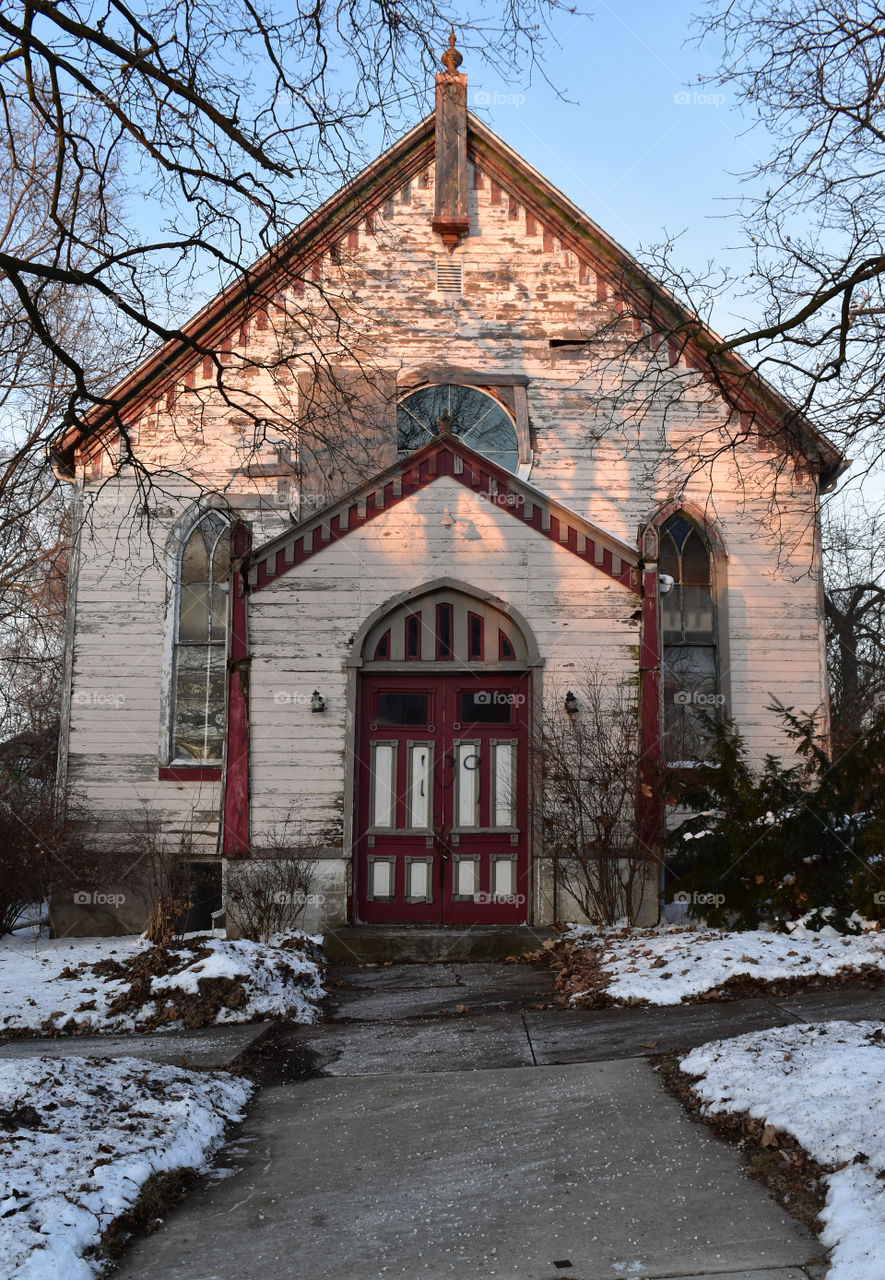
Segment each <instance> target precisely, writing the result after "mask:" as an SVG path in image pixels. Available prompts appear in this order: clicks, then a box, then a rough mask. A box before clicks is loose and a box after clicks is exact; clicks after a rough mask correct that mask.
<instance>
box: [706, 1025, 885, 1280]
mask: <svg viewBox="0 0 885 1280" xmlns="http://www.w3.org/2000/svg"><path fill="white" fill-rule="evenodd" d="M680 1067H681V1069H682V1071H684V1072H686V1073H687V1074H688V1075H692V1076H699V1077H700V1079H699V1080H698V1081H697V1082H696V1083H695V1084H693V1086H692V1087H693V1089H694V1090H695V1092H696V1093H697V1095H698V1096H699V1097H700V1098H701V1099H702V1101H703V1102H704V1104H705V1106H704V1110H705V1112H706V1113H707V1114H713V1113H716V1112H720V1113H722V1112H738V1113H744V1112H746V1113H748V1114H749V1115H750V1116H752V1117H754V1118H755V1119H757V1120H761V1121H762V1122H763V1123H764V1124H768V1125H772V1126H773V1127H774V1128H775V1129H777V1130H780V1131H782V1132H784V1133H788V1134H791V1135H792V1137H794V1138H795V1139H796V1140H797V1142H799V1143H800V1144H801V1145H802V1146H803V1147H804V1148H805V1150H806V1151H807V1152H808V1154H809V1155H810V1156H811V1157H812V1158H813V1159H815V1160H816V1161H817V1162H818V1163H819V1164H822V1165H824V1166H826V1167H828V1168H830V1169H831V1170H832V1172H830V1173H828V1174H827V1175H826V1177H825V1182H826V1187H827V1201H826V1205H825V1207H824V1209H823V1212H822V1214H821V1217H822V1219H823V1223H824V1231H823V1233H822V1236H821V1239H822V1242H823V1243H824V1244H825V1245H826V1246H827V1247H828V1248H830V1249H831V1250H832V1256H831V1261H830V1271H829V1273H828V1280H881V1277H882V1267H883V1259H885V1025H883V1024H882V1023H879V1022H827V1023H805V1024H801V1025H798V1026H790V1027H779V1028H776V1029H774V1030H771V1031H757V1032H753V1033H752V1034H751V1035H744V1036H737V1037H735V1038H734V1039H732V1040H716V1041H714V1042H713V1043H711V1044H706V1045H703V1046H702V1047H701V1048H700V1049H695V1050H693V1051H692V1052H691V1053H689V1054H688V1056H687V1057H685V1058H682V1060H681V1062H680Z"/></svg>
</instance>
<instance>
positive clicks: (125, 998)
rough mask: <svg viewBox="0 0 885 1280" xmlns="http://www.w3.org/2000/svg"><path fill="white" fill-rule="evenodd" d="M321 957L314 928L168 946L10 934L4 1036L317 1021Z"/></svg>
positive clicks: (196, 938) (1, 994)
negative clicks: (273, 1020) (255, 938)
mask: <svg viewBox="0 0 885 1280" xmlns="http://www.w3.org/2000/svg"><path fill="white" fill-rule="evenodd" d="M318 954H319V948H318V945H317V940H316V939H313V938H310V937H308V936H307V935H306V934H287V935H283V934H281V935H278V936H276V937H274V938H272V939H271V940H270V941H269V942H267V943H263V942H246V941H239V942H233V941H229V940H228V939H226V938H216V937H213V936H212V935H209V934H189V935H188V936H187V937H185V938H184V939H183V940H181V941H177V942H172V943H170V944H169V946H168V947H167V948H165V949H161V948H159V947H155V946H153V944H152V943H150V942H147V941H146V940H145V939H144V938H138V937H129V938H68V939H62V940H59V939H43V938H41V939H38V940H36V941H24V940H22V939H11V938H4V939H3V940H2V942H0V1008H2V1013H0V1034H2V1033H3V1032H4V1031H5V1032H10V1031H14V1032H18V1033H19V1034H20V1033H21V1032H23V1031H30V1032H31V1033H32V1034H37V1035H39V1034H40V1033H41V1032H42V1033H43V1034H45V1035H58V1034H59V1033H62V1034H74V1035H83V1034H88V1033H96V1032H98V1033H102V1032H120V1031H123V1032H125V1031H135V1030H142V1031H149V1030H152V1029H154V1028H156V1027H160V1026H162V1027H167V1028H173V1027H182V1026H185V1027H201V1026H212V1025H215V1024H218V1023H227V1022H256V1021H258V1020H260V1019H262V1018H282V1017H285V1018H291V1019H293V1020H294V1021H296V1022H312V1021H313V1019H314V1017H315V1016H316V1009H315V1005H316V1002H317V1001H318V1000H320V999H321V998H322V996H323V988H322V984H321V974H320V966H319V963H318V959H317V957H318Z"/></svg>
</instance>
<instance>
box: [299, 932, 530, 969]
mask: <svg viewBox="0 0 885 1280" xmlns="http://www.w3.org/2000/svg"><path fill="white" fill-rule="evenodd" d="M553 936H554V935H553V930H552V929H544V928H540V927H538V928H536V927H535V926H532V925H476V926H474V927H472V928H459V927H458V926H455V925H450V926H448V927H445V926H427V925H373V924H362V925H350V926H348V927H347V928H344V929H335V930H333V931H332V932H329V933H327V934H326V935H325V937H324V939H323V949H324V950H325V953H326V956H327V957H328V959H329V960H331V961H332V963H333V964H383V963H384V961H385V960H392V961H394V962H398V963H401V964H402V963H406V964H409V963H412V964H426V963H427V962H428V961H445V960H503V959H505V958H506V957H507V956H516V955H519V956H521V955H526V954H527V953H528V952H530V951H539V950H540V949H541V947H542V946H543V945H544V942H545V941H546V940H547V939H548V938H552V937H553Z"/></svg>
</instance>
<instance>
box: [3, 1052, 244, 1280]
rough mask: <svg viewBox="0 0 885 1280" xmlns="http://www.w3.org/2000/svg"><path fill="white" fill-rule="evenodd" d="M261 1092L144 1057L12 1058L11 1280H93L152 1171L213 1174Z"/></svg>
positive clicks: (7, 1182)
mask: <svg viewBox="0 0 885 1280" xmlns="http://www.w3.org/2000/svg"><path fill="white" fill-rule="evenodd" d="M251 1090H252V1085H251V1084H249V1083H247V1082H246V1081H244V1080H239V1079H236V1078H235V1077H233V1076H230V1075H227V1074H225V1073H224V1072H211V1073H207V1074H199V1073H197V1072H192V1071H183V1070H180V1069H179V1068H178V1067H163V1066H157V1065H155V1064H154V1063H151V1062H145V1061H141V1060H139V1059H137V1058H125V1059H113V1058H104V1059H99V1060H95V1059H88V1058H74V1057H72V1058H51V1057H48V1056H47V1057H42V1058H30V1059H26V1060H24V1061H17V1062H0V1151H2V1175H0V1215H2V1218H3V1229H2V1232H0V1275H2V1276H3V1277H4V1280H60V1278H61V1277H63V1278H64V1280H93V1278H94V1277H95V1276H96V1275H100V1274H102V1272H103V1271H104V1270H105V1268H106V1265H107V1259H106V1257H104V1256H102V1249H101V1239H102V1236H103V1234H104V1233H105V1232H106V1231H107V1230H108V1228H109V1227H110V1226H111V1224H112V1223H113V1222H114V1220H115V1219H117V1218H118V1217H119V1216H120V1215H121V1214H125V1213H126V1212H127V1211H128V1210H129V1209H131V1207H132V1205H133V1204H134V1203H135V1202H136V1200H137V1199H138V1196H139V1192H140V1191H141V1188H142V1187H143V1186H144V1184H145V1182H146V1181H147V1179H148V1178H150V1177H151V1175H152V1174H157V1173H163V1172H170V1171H172V1170H176V1169H185V1168H192V1169H203V1168H205V1167H206V1164H207V1161H208V1159H209V1157H210V1156H211V1154H212V1152H213V1151H214V1150H215V1149H216V1148H217V1147H218V1145H219V1144H220V1142H221V1140H222V1136H223V1133H224V1129H225V1126H226V1125H227V1124H228V1123H230V1122H231V1121H235V1120H239V1119H241V1118H242V1111H243V1107H244V1105H245V1103H246V1101H247V1099H248V1097H249V1094H250V1092H251Z"/></svg>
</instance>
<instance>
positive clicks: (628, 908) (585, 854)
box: [536, 666, 658, 924]
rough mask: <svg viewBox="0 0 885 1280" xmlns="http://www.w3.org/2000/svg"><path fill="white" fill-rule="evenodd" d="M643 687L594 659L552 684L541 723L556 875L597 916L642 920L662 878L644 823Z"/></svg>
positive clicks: (549, 845)
mask: <svg viewBox="0 0 885 1280" xmlns="http://www.w3.org/2000/svg"><path fill="white" fill-rule="evenodd" d="M636 694H637V688H636V686H635V685H633V684H631V683H627V682H624V681H623V680H619V679H617V678H615V677H613V676H612V675H611V673H609V672H607V671H606V670H605V669H604V668H603V667H599V666H597V667H592V666H591V667H587V668H586V669H585V670H584V671H583V672H582V673H579V675H578V677H577V682H576V684H575V685H574V686H573V688H572V689H569V690H565V689H564V688H560V687H558V686H557V687H555V688H553V689H551V690H550V691H549V693H548V694H547V695H546V697H545V706H544V709H543V712H542V715H541V717H540V722H539V729H538V733H537V741H536V750H537V753H538V760H539V762H540V766H541V770H542V778H543V785H542V787H541V788H540V798H539V803H540V806H541V822H542V827H543V839H544V849H545V852H546V853H547V854H548V856H550V857H551V858H552V859H553V862H554V865H555V869H556V874H557V878H558V883H559V884H560V885H561V887H562V888H563V889H564V890H565V891H566V893H568V894H569V895H570V896H571V897H572V898H574V900H575V902H576V903H577V905H578V906H579V907H580V909H581V911H582V912H583V914H584V916H585V917H586V918H587V919H588V920H590V921H592V922H594V923H601V924H614V923H615V922H616V921H617V920H620V919H622V918H624V917H626V918H627V919H628V920H629V921H630V923H631V924H632V923H635V921H636V920H637V918H638V917H639V915H640V913H641V911H642V906H643V903H644V901H645V896H646V893H648V892H653V890H654V888H655V886H656V877H657V870H658V863H657V861H656V860H654V859H653V858H652V857H651V856H650V854H649V852H648V849H647V848H646V846H645V845H644V844H643V842H642V840H641V839H640V838H639V835H638V832H637V824H636V795H637V787H638V785H639V767H640V753H639V726H638V711H637V699H636ZM566 707H568V709H565V708H566ZM646 781H647V779H646Z"/></svg>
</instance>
